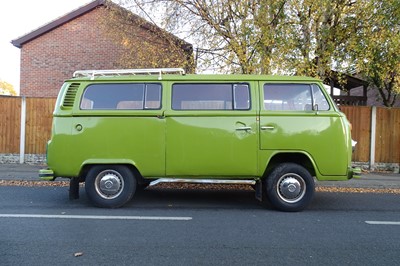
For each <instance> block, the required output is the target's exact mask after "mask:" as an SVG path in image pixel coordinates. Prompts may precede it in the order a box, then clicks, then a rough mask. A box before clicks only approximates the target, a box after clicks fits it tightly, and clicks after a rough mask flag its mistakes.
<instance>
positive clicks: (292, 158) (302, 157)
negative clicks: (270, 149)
mask: <svg viewBox="0 0 400 266" xmlns="http://www.w3.org/2000/svg"><path fill="white" fill-rule="evenodd" d="M281 163H296V164H298V165H301V166H303V167H304V168H305V169H306V170H307V171H308V172H309V173H310V174H311V176H317V168H316V165H315V162H314V161H313V160H312V158H311V157H310V156H309V155H308V154H306V153H304V152H279V153H275V154H274V155H273V156H272V157H271V159H270V160H269V161H268V163H267V165H266V167H265V171H264V174H263V178H266V177H267V176H268V175H269V173H271V171H272V170H273V169H274V168H275V167H276V166H278V165H279V164H281Z"/></svg>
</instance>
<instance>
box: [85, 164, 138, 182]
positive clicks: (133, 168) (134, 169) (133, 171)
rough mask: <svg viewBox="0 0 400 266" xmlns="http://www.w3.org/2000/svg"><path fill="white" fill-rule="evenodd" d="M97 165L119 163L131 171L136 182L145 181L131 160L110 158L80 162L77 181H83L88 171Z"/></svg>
mask: <svg viewBox="0 0 400 266" xmlns="http://www.w3.org/2000/svg"><path fill="white" fill-rule="evenodd" d="M97 165H111V166H112V165H121V166H126V167H128V169H129V170H130V171H131V172H132V173H133V175H134V176H135V177H136V179H137V182H138V184H142V183H144V182H145V180H144V178H143V176H142V174H141V173H140V171H139V169H138V168H137V167H136V165H135V164H134V162H132V161H126V160H123V161H121V160H116V161H114V160H111V161H104V160H101V161H87V162H85V163H83V164H82V166H81V171H80V173H79V182H85V179H86V176H87V174H88V172H89V170H90V169H91V168H92V167H94V166H97Z"/></svg>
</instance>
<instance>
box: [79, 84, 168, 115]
mask: <svg viewBox="0 0 400 266" xmlns="http://www.w3.org/2000/svg"><path fill="white" fill-rule="evenodd" d="M80 108H81V109H82V110H88V109H91V110H145V109H160V108H161V84H152V83H150V84H145V83H119V84H106V83H104V84H91V85H89V86H87V88H86V89H85V92H84V94H83V97H82V100H81V104H80Z"/></svg>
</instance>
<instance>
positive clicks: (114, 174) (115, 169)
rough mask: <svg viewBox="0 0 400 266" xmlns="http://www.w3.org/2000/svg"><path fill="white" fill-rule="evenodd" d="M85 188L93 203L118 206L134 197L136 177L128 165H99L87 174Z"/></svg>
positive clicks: (99, 205)
mask: <svg viewBox="0 0 400 266" xmlns="http://www.w3.org/2000/svg"><path fill="white" fill-rule="evenodd" d="M85 190H86V194H87V196H88V198H89V200H90V201H91V202H92V203H93V205H95V206H97V207H102V208H118V207H121V206H123V205H124V204H126V203H127V202H128V201H130V200H131V199H132V197H133V194H134V193H135V191H136V179H135V176H134V175H133V173H132V171H130V170H129V168H128V167H126V166H123V165H97V166H93V167H92V168H91V169H90V170H89V172H88V174H87V176H86V180H85Z"/></svg>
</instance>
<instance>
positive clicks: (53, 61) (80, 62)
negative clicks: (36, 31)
mask: <svg viewBox="0 0 400 266" xmlns="http://www.w3.org/2000/svg"><path fill="white" fill-rule="evenodd" d="M107 12H109V10H107V9H105V8H104V7H98V8H96V9H94V10H92V11H91V12H88V13H86V14H84V15H82V16H80V17H78V18H75V19H74V20H72V21H70V22H67V23H65V24H63V25H61V26H59V27H57V28H55V29H53V30H51V31H49V32H47V33H45V34H43V35H41V36H39V37H37V38H35V39H33V40H31V41H30V42H27V43H25V44H24V45H23V46H22V48H21V83H20V84H21V88H20V91H21V95H23V96H29V97H56V96H57V94H58V91H59V89H60V87H61V85H62V84H63V82H64V80H65V79H68V78H71V77H72V74H73V72H74V71H76V70H84V69H118V68H124V67H122V66H121V62H122V61H121V58H123V57H125V58H126V55H127V54H128V51H127V49H126V47H125V46H124V44H123V42H121V41H120V42H118V41H115V38H111V37H110V35H109V34H107V33H106V32H105V31H104V30H102V29H103V28H102V27H101V25H102V24H101V19H102V18H103V19H104V16H107ZM103 21H104V20H103ZM132 32H133V33H134V34H132V38H133V39H132V40H130V43H135V44H137V45H136V46H137V47H138V48H137V49H144V48H142V47H141V45H140V42H141V39H142V38H144V36H147V37H148V38H155V37H154V34H153V33H152V32H151V31H148V30H146V29H143V28H141V27H139V26H136V27H134V28H132ZM149 35H151V36H149ZM158 43H160V41H159V42H158ZM163 43H164V44H165V42H163ZM129 56H130V57H131V58H130V60H132V62H137V64H132V67H137V68H139V67H143V64H141V63H140V60H137V58H135V54H134V53H129Z"/></svg>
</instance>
